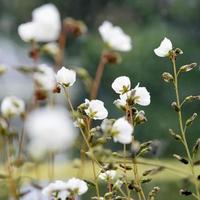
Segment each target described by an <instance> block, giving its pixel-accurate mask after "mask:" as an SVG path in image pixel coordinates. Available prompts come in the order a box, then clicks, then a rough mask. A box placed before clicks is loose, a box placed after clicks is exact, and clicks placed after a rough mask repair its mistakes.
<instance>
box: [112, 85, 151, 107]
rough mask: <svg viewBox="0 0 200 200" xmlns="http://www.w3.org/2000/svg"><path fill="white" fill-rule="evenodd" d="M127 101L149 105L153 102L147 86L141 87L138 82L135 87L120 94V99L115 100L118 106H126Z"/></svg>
mask: <svg viewBox="0 0 200 200" xmlns="http://www.w3.org/2000/svg"><path fill="white" fill-rule="evenodd" d="M127 101H129V102H133V103H134V104H139V105H141V106H148V105H149V104H150V103H151V96H150V93H149V92H148V91H147V89H146V87H139V83H138V84H137V86H136V87H135V88H134V89H132V90H130V91H128V92H126V93H124V94H122V95H120V99H117V100H115V101H114V104H115V105H116V106H117V107H125V106H126V104H127Z"/></svg>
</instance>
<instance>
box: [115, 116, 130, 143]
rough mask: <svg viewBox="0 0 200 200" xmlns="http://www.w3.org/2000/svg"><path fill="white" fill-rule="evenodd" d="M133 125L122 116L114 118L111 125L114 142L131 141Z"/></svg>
mask: <svg viewBox="0 0 200 200" xmlns="http://www.w3.org/2000/svg"><path fill="white" fill-rule="evenodd" d="M132 133H133V126H132V125H131V124H129V122H128V121H127V120H126V119H125V118H124V117H122V118H119V119H118V120H116V121H115V122H114V124H113V127H112V134H113V139H114V141H115V142H120V143H122V144H129V143H131V142H132Z"/></svg>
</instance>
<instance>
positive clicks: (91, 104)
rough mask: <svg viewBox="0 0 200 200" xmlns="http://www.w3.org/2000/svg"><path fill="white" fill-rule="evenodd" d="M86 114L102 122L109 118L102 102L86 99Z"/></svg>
mask: <svg viewBox="0 0 200 200" xmlns="http://www.w3.org/2000/svg"><path fill="white" fill-rule="evenodd" d="M85 105H86V107H87V108H86V109H85V113H86V114H87V115H88V116H89V117H90V118H92V119H95V120H102V119H105V118H106V117H107V116H108V111H107V109H106V108H105V107H104V102H103V101H100V100H91V101H89V100H88V99H85Z"/></svg>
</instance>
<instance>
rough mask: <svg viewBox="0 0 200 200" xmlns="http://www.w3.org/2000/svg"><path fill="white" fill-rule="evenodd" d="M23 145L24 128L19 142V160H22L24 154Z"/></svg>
mask: <svg viewBox="0 0 200 200" xmlns="http://www.w3.org/2000/svg"><path fill="white" fill-rule="evenodd" d="M23 143H24V126H23V127H22V131H21V135H20V140H19V153H18V159H21V158H22V152H23Z"/></svg>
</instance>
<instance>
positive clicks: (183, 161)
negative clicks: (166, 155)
mask: <svg viewBox="0 0 200 200" xmlns="http://www.w3.org/2000/svg"><path fill="white" fill-rule="evenodd" d="M173 157H174V158H176V159H177V160H179V161H180V162H182V163H183V164H185V165H187V164H188V163H189V162H188V160H186V159H185V158H183V157H181V156H179V155H177V154H173Z"/></svg>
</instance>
